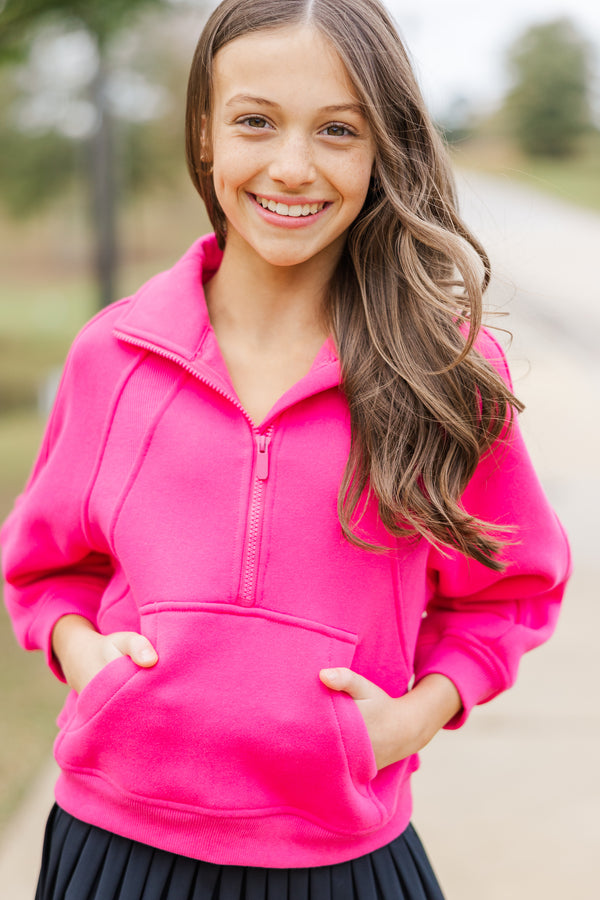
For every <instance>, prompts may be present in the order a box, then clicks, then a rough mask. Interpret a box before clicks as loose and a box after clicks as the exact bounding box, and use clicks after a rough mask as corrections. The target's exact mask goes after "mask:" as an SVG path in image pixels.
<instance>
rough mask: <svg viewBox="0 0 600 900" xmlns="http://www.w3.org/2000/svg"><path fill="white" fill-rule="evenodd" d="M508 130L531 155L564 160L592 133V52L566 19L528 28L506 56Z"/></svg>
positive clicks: (574, 27)
mask: <svg viewBox="0 0 600 900" xmlns="http://www.w3.org/2000/svg"><path fill="white" fill-rule="evenodd" d="M508 63H509V67H510V70H511V72H512V76H513V87H512V89H511V90H510V92H509V94H508V95H507V98H506V101H505V108H506V112H507V114H508V117H509V121H510V123H511V126H512V131H513V134H514V136H515V137H516V139H517V141H518V143H519V145H520V146H521V148H522V149H523V150H524V151H525V152H526V153H527V154H530V155H532V156H554V157H564V156H568V155H570V154H572V153H573V152H574V150H575V149H576V146H577V141H578V139H579V138H580V137H581V136H582V135H583V134H585V132H586V131H588V130H589V129H590V128H591V108H590V82H591V68H592V65H591V64H592V55H591V48H590V46H589V45H588V43H587V41H586V40H585V38H584V37H583V36H582V35H581V34H580V33H579V32H578V30H577V28H576V26H575V25H574V24H573V22H571V21H570V20H569V19H568V18H560V19H556V20H554V21H550V22H546V23H543V24H540V25H534V26H533V27H531V28H529V29H528V30H527V31H526V32H525V33H524V34H523V35H522V36H521V37H520V38H518V40H517V41H516V42H515V43H514V44H513V46H512V47H511V48H510V50H509V53H508Z"/></svg>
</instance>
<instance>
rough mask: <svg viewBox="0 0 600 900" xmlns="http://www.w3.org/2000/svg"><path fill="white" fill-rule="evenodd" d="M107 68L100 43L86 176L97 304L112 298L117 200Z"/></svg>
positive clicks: (94, 83)
mask: <svg viewBox="0 0 600 900" xmlns="http://www.w3.org/2000/svg"><path fill="white" fill-rule="evenodd" d="M107 76H108V70H107V64H106V56H105V52H104V48H103V46H102V43H99V45H98V70H97V72H96V75H95V77H94V80H93V82H92V85H91V96H92V102H93V104H94V108H95V110H96V118H97V124H96V128H95V130H94V134H93V135H92V138H91V146H90V170H91V171H90V176H91V199H92V234H93V239H94V269H95V274H96V282H97V285H98V300H99V305H100V306H101V307H102V306H107V305H108V304H109V303H112V301H113V300H115V299H116V291H115V284H116V272H117V265H118V249H117V201H116V173H115V163H116V154H115V142H114V127H113V121H112V116H111V113H110V109H109V106H108V92H107V82H108V77H107Z"/></svg>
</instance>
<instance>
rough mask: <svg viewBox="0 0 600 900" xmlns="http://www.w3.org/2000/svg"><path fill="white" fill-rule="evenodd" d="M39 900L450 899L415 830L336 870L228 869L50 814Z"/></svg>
mask: <svg viewBox="0 0 600 900" xmlns="http://www.w3.org/2000/svg"><path fill="white" fill-rule="evenodd" d="M36 900H444V898H443V894H442V892H441V889H440V886H439V884H438V882H437V879H436V877H435V874H434V872H433V869H432V867H431V864H430V862H429V860H428V858H427V854H426V852H425V849H424V847H423V845H422V843H421V841H420V839H419V837H418V835H417V833H416V832H415V830H414V828H413V827H412V826H410V825H409V826H408V828H407V829H406V831H405V832H404V833H403V834H402V835H400V837H398V838H397V839H396V840H394V841H392V842H391V843H390V844H388V845H386V846H385V847H381V848H379V849H378V850H375V851H374V852H373V853H369V854H366V855H364V856H361V857H358V858H357V859H353V860H349V861H348V862H343V863H337V864H335V865H331V866H315V867H312V868H302V869H276V868H259V867H252V866H250V867H244V866H220V865H216V864H213V863H207V862H202V861H199V860H194V859H190V858H188V857H184V856H177V855H176V854H173V853H168V852H167V851H164V850H158V849H155V848H153V847H149V846H147V845H145V844H141V843H138V842H136V841H131V840H129V839H127V838H123V837H120V836H118V835H114V834H111V833H110V832H108V831H104V830H102V829H100V828H95V827H94V826H91V825H87V824H86V823H84V822H80V821H79V820H78V819H74V818H73V817H71V816H70V815H68V814H67V813H65V812H63V811H62V810H60V809H59V808H58V807H57V808H55V809H54V810H53V811H52V813H51V814H50V817H49V820H48V826H47V829H46V837H45V841H44V850H43V857H42V870H41V873H40V880H39V884H38V891H37V893H36Z"/></svg>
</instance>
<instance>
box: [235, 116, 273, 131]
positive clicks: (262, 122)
mask: <svg viewBox="0 0 600 900" xmlns="http://www.w3.org/2000/svg"><path fill="white" fill-rule="evenodd" d="M238 125H247V126H248V127H249V128H256V129H263V128H268V127H269V123H268V122H267V120H266V119H265V118H263V116H244V117H243V118H242V119H238Z"/></svg>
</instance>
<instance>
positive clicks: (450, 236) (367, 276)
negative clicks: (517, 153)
mask: <svg viewBox="0 0 600 900" xmlns="http://www.w3.org/2000/svg"><path fill="white" fill-rule="evenodd" d="M306 22H310V23H311V24H312V25H314V26H315V27H316V28H318V29H320V30H321V31H322V33H323V34H324V35H325V36H326V37H327V38H328V39H329V41H330V42H331V43H332V45H333V46H334V47H335V49H336V50H337V52H338V54H339V56H340V58H341V60H342V62H343V63H344V65H345V66H346V69H347V71H348V75H349V77H350V79H351V81H352V84H353V86H354V90H355V92H356V95H357V97H358V98H359V100H360V102H361V104H362V106H363V110H364V115H365V117H366V119H367V121H368V123H369V126H370V129H371V132H372V134H373V138H374V141H375V146H376V167H375V176H374V178H373V180H372V183H371V186H370V189H369V193H368V195H367V199H366V201H365V204H364V206H363V209H362V211H361V213H360V214H359V216H358V217H357V219H356V220H355V221H354V223H353V225H352V226H351V228H350V231H349V235H348V240H347V244H346V248H345V250H344V253H343V255H342V258H341V259H340V262H339V265H338V268H337V271H336V273H335V275H334V277H333V279H332V282H331V285H330V287H329V294H328V301H327V302H328V307H327V311H328V315H329V321H330V324H331V329H332V331H333V336H334V339H335V341H336V345H337V348H338V351H339V355H340V360H341V366H342V376H343V387H344V390H345V393H346V396H347V399H348V403H349V407H350V414H351V425H352V440H351V450H350V455H349V459H348V463H347V466H346V470H345V473H344V477H343V480H342V484H341V486H340V491H339V499H338V513H339V517H340V522H341V526H342V529H343V532H344V534H345V535H346V537H347V538H348V539H349V540H350V541H352V542H353V543H355V544H357V545H358V546H361V547H364V548H367V549H372V550H377V549H380V548H378V547H376V546H374V545H372V544H369V543H368V542H367V541H365V540H364V539H363V538H362V537H361V536H360V532H359V522H358V521H357V520H358V519H359V518H360V515H359V513H360V510H361V509H362V508H363V506H362V504H363V501H364V499H365V497H368V496H370V495H374V496H375V497H376V498H377V503H378V509H379V515H380V518H381V521H382V522H383V524H384V525H385V527H386V528H387V529H388V531H389V532H391V534H393V535H397V536H401V535H407V534H418V535H421V536H423V537H425V538H426V539H427V540H429V541H431V542H433V543H435V544H437V545H446V546H450V547H454V548H457V549H459V550H460V551H461V552H462V553H464V554H465V555H467V556H470V557H472V558H473V559H476V560H478V561H479V562H482V563H483V564H485V565H487V566H489V567H491V568H493V569H500V568H502V563H501V562H500V561H499V560H498V559H497V554H498V552H499V550H500V549H501V547H502V543H501V541H500V537H499V536H500V534H501V532H502V529H500V528H494V529H492V528H491V526H489V524H488V523H486V522H483V521H481V520H479V519H477V518H474V517H473V516H470V515H469V514H468V513H467V512H466V511H465V510H464V509H463V508H462V507H461V501H460V498H461V494H462V492H463V490H464V488H465V487H466V485H467V482H468V481H469V479H470V478H471V476H472V475H473V473H474V471H475V468H476V466H477V464H478V462H479V460H480V458H481V456H482V454H484V453H485V452H486V451H488V450H489V449H490V447H491V446H492V444H493V443H494V441H496V440H497V439H498V438H499V437H500V435H501V434H502V431H503V429H504V428H505V426H506V423H507V421H508V420H509V419H510V417H511V415H512V413H513V410H521V409H522V406H521V404H520V403H519V401H518V400H517V399H516V398H515V397H514V396H513V394H512V393H511V392H510V390H509V389H508V387H507V386H506V384H505V383H504V381H503V380H502V379H501V378H500V376H499V375H498V374H497V373H496V371H495V370H494V368H493V367H492V366H491V365H490V364H489V363H488V362H487V361H486V360H485V359H484V358H483V357H482V356H481V355H480V354H479V353H477V352H476V350H475V349H474V347H473V344H474V341H475V339H476V337H477V334H478V332H479V329H480V327H481V319H482V301H483V293H484V291H485V289H486V288H487V286H488V283H489V279H490V265H489V260H488V257H487V255H486V253H485V251H484V249H483V247H482V246H481V244H480V243H479V241H478V240H477V239H476V238H475V237H474V236H473V235H472V234H471V232H470V231H469V230H468V229H467V227H466V226H465V224H464V223H463V222H462V220H461V219H460V217H459V215H458V211H457V201H456V195H455V188H454V182H453V177H452V173H451V170H450V164H449V160H448V155H447V152H446V149H445V147H444V144H443V141H442V140H441V138H440V136H439V134H438V132H437V131H436V128H435V126H434V125H433V123H432V121H431V119H430V117H429V115H428V113H427V110H426V107H425V104H424V101H423V98H422V96H421V93H420V90H419V87H418V85H417V82H416V79H415V76H414V74H413V71H412V68H411V64H410V61H409V58H408V55H407V52H406V50H405V48H404V46H403V44H402V41H401V39H400V37H399V35H398V33H397V30H396V28H395V26H394V23H393V21H392V20H391V18H390V16H389V14H388V13H387V11H386V10H385V8H384V7H383V5H382V4H381V3H380V2H379V0H351V2H346V3H345V2H342V0H224V2H222V3H220V4H219V6H218V7H217V9H216V10H215V11H214V12H213V13H212V15H211V16H210V18H209V19H208V22H207V24H206V26H205V28H204V31H203V33H202V35H201V37H200V40H199V42H198V46H197V48H196V53H195V55H194V60H193V63H192V68H191V72H190V79H189V86H188V104H187V115H186V150H187V160H188V168H189V171H190V175H191V177H192V181H193V182H194V184H195V186H196V188H197V190H198V191H199V193H200V195H201V196H202V198H203V200H204V202H205V204H206V207H207V211H208V214H209V216H210V219H211V221H212V223H213V226H214V228H215V231H216V234H217V239H218V241H219V244H220V246H221V247H223V246H224V243H225V240H226V220H225V216H224V214H223V211H222V209H221V207H220V205H219V202H218V200H217V197H216V194H215V191H214V185H213V181H212V176H211V172H210V166H209V165H208V164H207V161H206V160H205V159H203V158H202V157H203V148H202V143H201V133H202V123H203V122H205V123H206V122H210V113H211V96H212V75H213V73H212V61H213V58H214V56H215V54H216V53H217V51H218V50H219V49H220V48H221V47H223V46H224V45H225V44H227V43H229V42H230V41H232V40H234V39H235V38H237V37H241V36H242V35H244V34H248V33H250V32H253V31H258V30H261V29H274V28H278V27H285V26H290V25H296V24H300V23H306Z"/></svg>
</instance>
